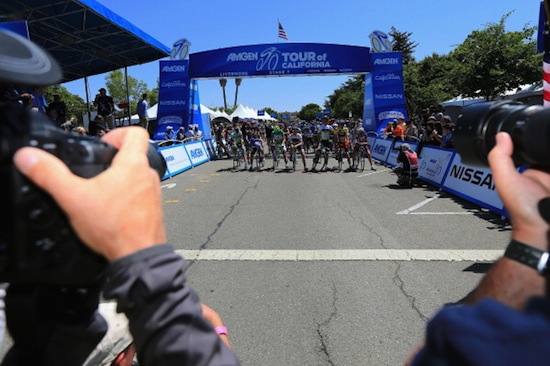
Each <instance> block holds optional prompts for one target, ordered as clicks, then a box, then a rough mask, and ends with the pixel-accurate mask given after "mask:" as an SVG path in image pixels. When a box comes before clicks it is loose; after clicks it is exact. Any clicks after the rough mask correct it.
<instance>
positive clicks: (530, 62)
mask: <svg viewBox="0 0 550 366" xmlns="http://www.w3.org/2000/svg"><path fill="white" fill-rule="evenodd" d="M511 14H512V13H508V14H506V15H504V16H503V17H502V18H501V19H500V22H498V23H493V24H489V25H487V26H486V27H485V29H482V30H475V31H473V32H472V33H470V35H468V37H467V38H466V40H465V41H464V42H463V43H462V44H461V45H459V46H457V47H456V49H455V50H454V51H453V52H451V57H453V58H455V59H456V60H457V67H455V68H454V69H453V70H452V74H453V77H454V78H455V82H456V85H457V87H458V89H459V90H460V91H461V93H462V94H463V95H466V96H469V97H483V98H485V99H486V100H493V99H495V98H496V97H498V96H500V95H502V94H504V92H506V91H508V90H512V89H516V88H517V87H519V86H520V85H523V84H530V83H533V82H535V81H537V80H539V79H540V73H541V71H540V68H541V66H540V65H541V64H542V55H541V54H537V52H536V42H535V40H534V39H533V35H534V33H535V30H536V28H535V27H528V26H525V27H524V28H523V29H522V30H521V31H516V32H506V30H505V26H506V20H507V19H508V18H509V17H510V15H511Z"/></svg>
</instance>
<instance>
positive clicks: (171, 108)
mask: <svg viewBox="0 0 550 366" xmlns="http://www.w3.org/2000/svg"><path fill="white" fill-rule="evenodd" d="M159 65H160V83H159V85H160V86H159V103H158V114H157V131H156V132H155V135H154V139H155V140H164V139H165V138H166V134H165V131H166V127H168V126H172V127H173V128H174V131H177V130H178V129H179V128H180V126H184V127H185V128H186V129H187V128H188V125H189V121H188V119H189V109H190V103H189V86H190V81H189V60H169V61H160V63H159Z"/></svg>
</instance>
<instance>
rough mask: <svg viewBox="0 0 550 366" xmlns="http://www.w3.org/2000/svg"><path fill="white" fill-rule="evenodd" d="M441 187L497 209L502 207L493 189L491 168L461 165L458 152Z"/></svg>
mask: <svg viewBox="0 0 550 366" xmlns="http://www.w3.org/2000/svg"><path fill="white" fill-rule="evenodd" d="M443 187H445V188H449V189H451V190H453V191H455V192H457V193H460V194H462V195H465V196H466V197H469V198H473V199H474V200H477V201H479V202H481V203H485V204H487V205H489V206H491V207H494V208H497V209H499V210H502V209H503V207H504V205H503V203H502V201H501V200H500V197H499V196H498V193H497V191H496V189H495V183H494V178H493V174H492V172H491V170H490V169H489V168H480V167H471V166H467V165H463V164H462V160H461V159H460V155H458V154H455V157H454V159H453V161H452V163H451V168H450V169H449V173H448V174H447V177H446V178H445V182H444V183H443Z"/></svg>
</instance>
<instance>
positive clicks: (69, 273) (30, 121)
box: [0, 103, 166, 286]
mask: <svg viewBox="0 0 550 366" xmlns="http://www.w3.org/2000/svg"><path fill="white" fill-rule="evenodd" d="M24 146H34V147H38V148H41V149H43V150H45V151H48V152H50V153H52V154H53V155H55V156H57V157H58V158H59V159H61V160H62V161H63V162H64V163H65V164H66V165H67V166H68V167H69V169H70V170H71V171H72V172H73V173H74V174H76V175H78V176H81V177H83V178H91V177H94V176H96V175H98V174H99V173H101V172H102V171H104V170H105V169H107V168H108V167H109V166H110V163H111V161H112V159H113V157H114V156H115V154H116V152H117V149H116V148H114V147H113V146H111V145H109V144H107V143H105V142H103V141H101V140H99V139H97V138H92V137H86V136H77V135H74V134H71V133H67V132H64V131H62V130H61V129H59V128H58V127H56V126H55V125H53V123H52V122H51V121H50V120H49V119H48V118H47V117H46V116H44V115H43V114H41V113H33V112H30V111H28V110H25V109H23V108H22V107H21V106H20V105H18V104H17V103H4V104H1V105H0V187H1V190H0V207H1V208H2V209H1V214H0V225H1V226H0V282H10V283H34V284H55V285H67V286H70V285H79V286H82V285H87V284H93V283H97V281H99V280H101V277H102V276H103V273H104V270H105V269H106V266H107V262H106V260H105V259H104V258H103V257H101V256H100V255H98V254H97V253H94V252H93V251H91V250H90V249H89V248H88V247H87V246H86V245H85V244H84V243H82V242H81V241H80V239H79V238H78V236H77V235H76V234H75V232H74V231H73V229H72V227H71V225H70V223H69V220H68V218H67V216H66V215H65V213H64V212H63V211H62V210H61V209H60V208H59V207H58V205H57V204H56V203H55V201H54V200H53V199H52V197H51V196H50V195H49V194H47V193H46V192H44V191H43V190H41V189H40V188H38V187H37V186H36V185H34V184H33V183H31V182H30V181H29V180H28V179H27V178H25V177H24V176H23V175H22V174H21V173H20V172H19V171H18V170H17V168H16V167H15V166H14V165H13V155H14V154H15V152H16V151H17V149H19V148H21V147H24ZM150 150H152V151H149V152H148V156H150V163H151V165H152V166H153V168H155V169H156V170H157V171H158V173H159V175H160V176H161V177H162V176H163V175H164V171H165V169H166V163H165V161H164V159H163V158H162V156H160V154H158V152H157V151H156V150H155V149H154V148H153V147H152V146H151V147H150ZM155 154H156V155H158V156H154V155H155ZM151 156H152V157H153V160H154V161H151ZM66 189H71V187H66ZM121 189H122V187H121ZM89 194H90V195H101V192H89ZM97 220H98V221H102V220H105V221H107V220H109V208H108V207H106V208H105V212H104V215H103V217H98V218H97Z"/></svg>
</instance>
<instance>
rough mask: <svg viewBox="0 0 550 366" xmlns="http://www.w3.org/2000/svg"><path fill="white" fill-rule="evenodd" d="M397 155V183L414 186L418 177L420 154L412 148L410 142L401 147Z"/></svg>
mask: <svg viewBox="0 0 550 366" xmlns="http://www.w3.org/2000/svg"><path fill="white" fill-rule="evenodd" d="M399 149H400V151H399V154H398V155H397V165H398V167H397V168H396V169H395V173H396V174H397V184H399V185H400V186H407V187H412V186H413V185H414V183H415V182H416V178H417V177H418V155H417V154H416V152H414V151H412V150H411V147H410V145H409V144H407V143H404V144H402V145H401V146H400V147H399Z"/></svg>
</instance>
